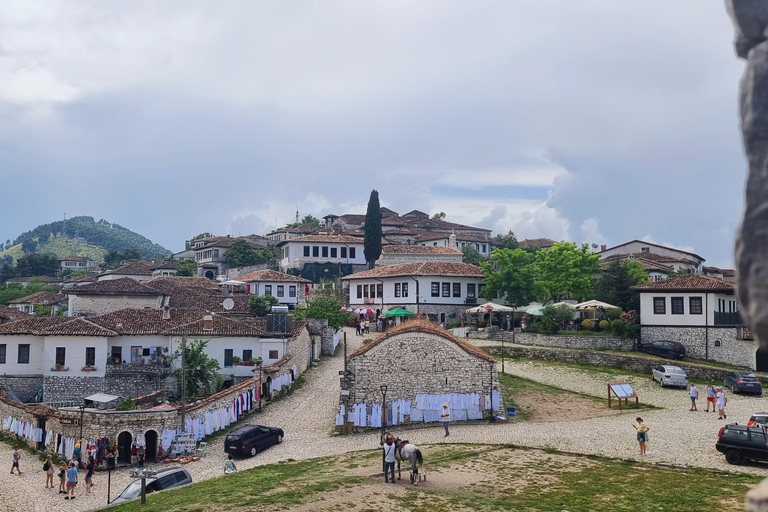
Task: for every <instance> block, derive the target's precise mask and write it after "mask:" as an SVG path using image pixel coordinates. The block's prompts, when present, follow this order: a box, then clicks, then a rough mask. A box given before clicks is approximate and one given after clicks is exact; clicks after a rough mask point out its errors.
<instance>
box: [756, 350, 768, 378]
mask: <svg viewBox="0 0 768 512" xmlns="http://www.w3.org/2000/svg"><path fill="white" fill-rule="evenodd" d="M755 367H756V369H757V371H759V372H768V349H766V348H764V347H760V348H758V349H757V352H756V353H755Z"/></svg>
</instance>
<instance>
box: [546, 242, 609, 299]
mask: <svg viewBox="0 0 768 512" xmlns="http://www.w3.org/2000/svg"><path fill="white" fill-rule="evenodd" d="M599 263H600V256H598V255H597V254H594V253H592V252H591V251H590V250H589V246H588V245H587V244H582V246H581V247H578V246H577V245H576V243H570V242H558V243H556V244H555V245H553V246H552V247H550V248H549V249H547V250H543V251H538V252H537V253H536V262H535V270H536V284H537V287H538V289H539V291H540V294H541V295H542V296H543V297H544V298H546V299H551V300H552V301H553V302H560V301H561V300H562V299H563V298H564V297H572V298H574V299H584V298H589V297H591V296H593V295H594V290H595V276H596V275H597V274H598V273H599V271H600V264H599Z"/></svg>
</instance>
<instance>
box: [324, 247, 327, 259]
mask: <svg viewBox="0 0 768 512" xmlns="http://www.w3.org/2000/svg"><path fill="white" fill-rule="evenodd" d="M327 257H328V247H326V246H323V258H327Z"/></svg>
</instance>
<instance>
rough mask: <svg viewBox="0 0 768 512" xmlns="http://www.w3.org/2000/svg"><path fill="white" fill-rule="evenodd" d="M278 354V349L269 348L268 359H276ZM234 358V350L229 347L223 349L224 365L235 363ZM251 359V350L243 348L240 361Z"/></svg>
mask: <svg viewBox="0 0 768 512" xmlns="http://www.w3.org/2000/svg"><path fill="white" fill-rule="evenodd" d="M279 355H280V353H279V351H277V350H270V351H269V356H268V357H269V359H270V360H276V359H278V357H279ZM234 358H235V351H234V350H233V349H231V348H225V349H224V367H227V366H234V364H235V362H234ZM251 359H253V350H249V349H243V358H242V359H241V361H250V360H251Z"/></svg>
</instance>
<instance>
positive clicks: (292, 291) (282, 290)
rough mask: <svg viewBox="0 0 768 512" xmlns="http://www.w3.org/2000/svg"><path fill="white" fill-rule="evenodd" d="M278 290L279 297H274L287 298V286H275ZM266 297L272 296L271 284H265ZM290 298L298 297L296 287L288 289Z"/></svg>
mask: <svg viewBox="0 0 768 512" xmlns="http://www.w3.org/2000/svg"><path fill="white" fill-rule="evenodd" d="M275 288H277V295H273V296H274V297H285V285H282V284H278V285H277V286H275ZM264 295H272V285H271V284H265V285H264ZM288 296H289V297H296V286H295V285H290V286H289V287H288Z"/></svg>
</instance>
